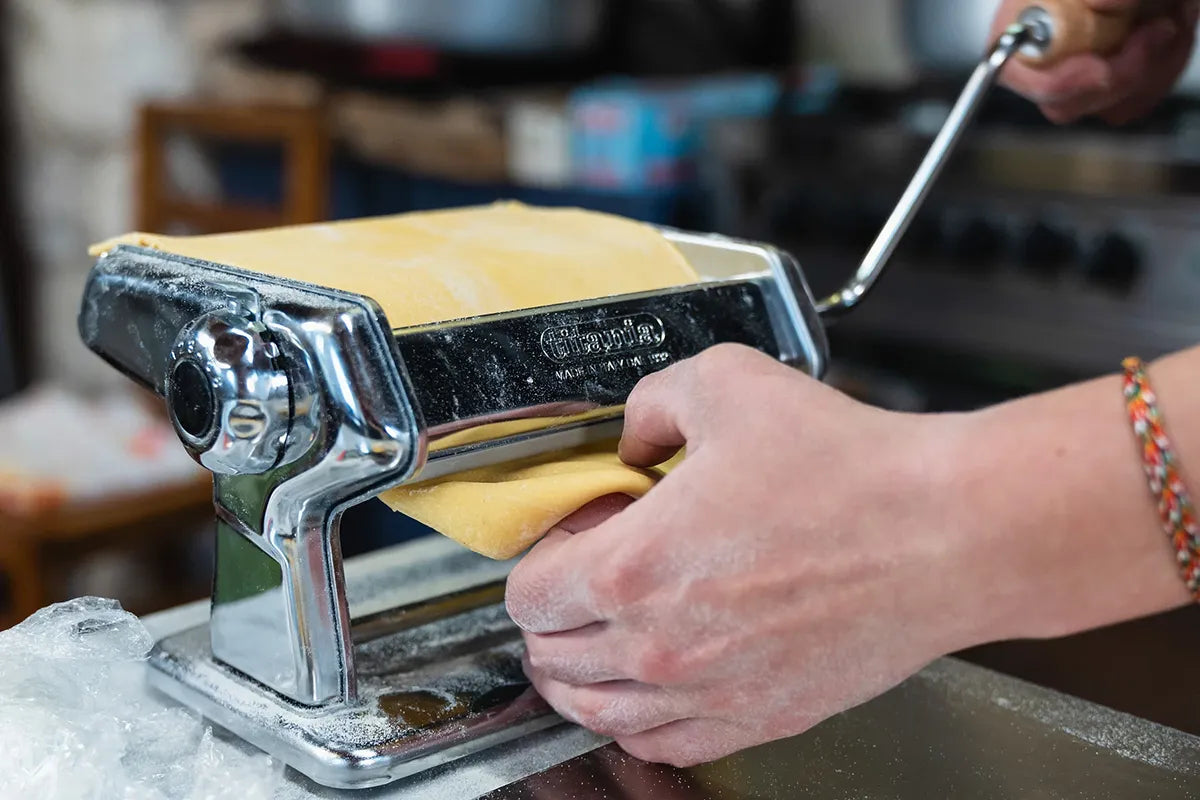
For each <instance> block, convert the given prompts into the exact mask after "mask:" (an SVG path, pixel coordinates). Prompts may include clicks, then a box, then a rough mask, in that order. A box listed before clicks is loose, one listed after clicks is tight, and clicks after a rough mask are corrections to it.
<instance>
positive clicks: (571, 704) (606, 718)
mask: <svg viewBox="0 0 1200 800" xmlns="http://www.w3.org/2000/svg"><path fill="white" fill-rule="evenodd" d="M567 706H568V707H567V708H566V709H565V710H566V712H567V715H568V716H569V717H571V719H573V720H574V721H575V723H576V724H578V725H582V726H583V727H585V728H587V729H588V730H590V731H594V732H596V733H600V734H606V735H611V734H612V733H614V731H613V730H611V729H610V728H611V723H610V719H611V716H612V715H611V714H610V713H609V708H608V704H607V703H606V702H605V701H604V700H603V699H602V698H600V697H597V696H596V695H594V694H592V693H589V692H582V691H577V692H574V693H572V695H571V697H570V699H569V700H568V702H567Z"/></svg>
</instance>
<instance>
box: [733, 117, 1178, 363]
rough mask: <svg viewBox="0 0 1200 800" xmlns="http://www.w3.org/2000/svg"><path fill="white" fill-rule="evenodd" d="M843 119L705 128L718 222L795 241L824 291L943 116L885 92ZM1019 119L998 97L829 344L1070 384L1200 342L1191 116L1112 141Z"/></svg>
mask: <svg viewBox="0 0 1200 800" xmlns="http://www.w3.org/2000/svg"><path fill="white" fill-rule="evenodd" d="M860 100H861V98H860ZM872 106H874V108H875V109H876V111H875V116H874V118H871V116H870V109H871V107H872ZM843 108H844V113H842V114H840V115H839V114H837V113H835V114H833V115H831V116H828V117H820V118H811V119H799V120H794V121H792V122H789V123H784V124H782V125H781V124H779V123H778V122H775V123H770V124H759V123H753V122H734V123H728V124H726V125H722V126H720V127H718V128H715V129H714V130H713V131H712V132H711V135H710V146H711V148H712V149H713V151H714V153H715V154H717V156H718V157H717V159H715V160H716V161H717V162H718V163H720V164H721V165H722V166H721V168H720V169H719V170H713V171H712V172H711V173H710V178H712V179H713V180H714V181H715V184H714V188H715V189H717V190H718V191H720V192H721V194H722V196H723V197H722V204H721V206H720V212H721V218H720V219H719V220H718V223H717V226H716V227H718V228H719V229H722V230H732V231H735V232H739V233H747V234H748V233H752V235H754V236H756V237H758V238H761V239H765V240H768V241H774V242H778V243H780V244H781V245H782V246H784V247H786V248H788V249H789V250H790V251H791V252H794V253H795V254H796V255H797V257H798V258H799V259H800V261H801V263H803V264H804V265H805V268H806V270H807V272H808V274H809V276H810V279H811V281H812V282H813V284H814V290H815V291H817V292H818V293H821V292H822V291H824V290H825V289H827V288H832V286H833V284H834V282H835V279H836V277H837V276H839V275H844V274H845V270H846V269H847V266H848V265H851V264H854V263H856V262H857V261H858V260H859V259H860V258H861V257H862V253H864V252H865V251H866V249H867V248H868V247H869V246H870V244H871V240H872V239H873V237H874V235H875V232H876V231H878V229H879V225H880V224H881V222H882V221H883V219H884V218H885V217H886V215H887V212H888V210H889V209H890V208H891V204H892V203H894V202H895V198H896V197H897V196H898V195H899V193H900V191H901V190H902V189H903V181H904V179H905V178H906V176H907V175H908V173H909V172H910V171H911V169H912V165H913V164H914V163H915V162H916V161H917V160H918V159H919V158H920V154H921V153H922V152H923V151H924V148H925V147H927V145H928V138H929V137H928V135H927V134H926V132H925V131H926V129H927V128H928V127H929V124H930V123H937V122H938V121H939V119H940V117H939V110H940V108H941V106H940V101H938V100H934V101H930V100H928V99H925V98H918V99H917V100H912V99H910V98H896V97H884V98H876V99H875V101H874V102H873V103H863V102H859V103H858V104H857V105H856V104H854V103H853V102H850V103H847V104H845V105H844V107H843ZM847 108H849V109H853V110H852V111H845V109H847ZM864 108H866V109H867V110H868V114H866V115H864V114H863V113H862V112H863V109H864ZM1026 108H1027V104H1025V103H1024V102H1023V101H1021V102H1020V103H1013V102H1012V98H1011V97H1004V96H999V97H998V98H997V100H996V101H994V102H993V103H990V104H989V106H988V108H987V109H986V110H985V111H984V112H983V113H982V114H981V118H980V122H979V123H977V124H978V127H977V129H976V130H975V131H974V132H973V133H971V134H969V136H968V139H967V140H966V141H965V142H964V144H963V145H962V150H961V151H960V153H959V154H958V155H957V156H956V157H955V159H954V161H952V163H951V164H950V165H949V166H948V167H947V170H946V172H945V174H944V176H943V178H942V180H941V181H940V183H939V185H938V188H937V189H936V190H935V192H934V194H933V196H932V197H931V198H930V200H929V202H928V204H927V206H926V207H925V209H924V210H923V211H922V212H921V214H920V216H919V217H918V218H917V220H916V222H915V223H914V225H913V227H912V229H911V230H910V231H909V233H908V235H907V237H906V238H905V241H904V243H903V244H902V246H901V249H900V251H899V252H898V253H897V261H896V264H895V266H894V268H893V269H892V270H891V271H890V272H889V273H888V275H887V276H886V277H885V278H884V279H883V280H882V281H881V282H880V285H879V288H878V290H877V291H878V297H875V296H873V297H872V302H871V303H870V304H868V307H866V308H865V309H864V310H863V312H862V313H861V314H856V315H855V316H854V318H853V319H848V320H846V321H845V323H844V324H842V325H840V326H839V329H838V334H837V338H839V339H851V340H862V341H872V342H886V343H889V344H897V343H899V344H904V345H916V346H921V347H926V348H933V349H935V350H945V351H954V352H960V353H967V354H971V355H986V356H993V357H999V358H1003V359H1008V360H1011V361H1015V362H1019V363H1023V364H1030V365H1037V366H1040V367H1045V368H1050V369H1054V370H1059V371H1062V372H1063V373H1066V374H1069V375H1072V376H1078V375H1090V374H1095V373H1097V372H1101V371H1108V370H1111V369H1112V368H1113V365H1114V364H1117V363H1119V361H1120V359H1121V358H1122V357H1124V356H1126V355H1129V354H1132V353H1137V354H1140V355H1142V356H1143V357H1154V356H1157V355H1160V354H1162V353H1166V352H1170V351H1172V350H1177V349H1181V348H1184V347H1187V346H1189V345H1191V344H1195V343H1197V342H1200V144H1198V141H1200V137H1197V136H1196V135H1195V133H1194V132H1193V131H1194V127H1195V119H1196V116H1195V114H1196V112H1194V111H1192V110H1191V109H1190V108H1189V106H1188V104H1187V103H1185V102H1178V101H1177V102H1176V103H1175V104H1174V105H1173V107H1171V108H1169V109H1167V110H1165V111H1163V112H1162V113H1160V114H1159V115H1158V116H1157V117H1156V118H1154V119H1152V120H1150V121H1148V122H1147V123H1145V124H1143V125H1141V126H1139V127H1137V128H1135V129H1131V130H1128V131H1113V130H1106V129H1101V128H1098V127H1096V126H1094V125H1083V126H1078V127H1073V128H1065V129H1063V128H1055V127H1053V126H1050V125H1048V124H1047V123H1044V122H1042V121H1040V120H1037V119H1034V118H1031V117H1030V115H1029V113H1028V111H1027V110H1022V109H1026ZM879 109H883V112H882V113H879ZM756 151H759V152H765V153H768V154H769V155H768V156H766V157H762V158H760V157H758V156H755V155H753V154H754V153H755V152H756Z"/></svg>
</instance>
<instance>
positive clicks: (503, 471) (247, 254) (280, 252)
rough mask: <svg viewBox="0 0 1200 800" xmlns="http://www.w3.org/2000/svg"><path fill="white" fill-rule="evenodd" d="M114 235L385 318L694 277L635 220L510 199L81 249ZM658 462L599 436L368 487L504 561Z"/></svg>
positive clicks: (449, 314) (634, 486) (630, 491)
mask: <svg viewBox="0 0 1200 800" xmlns="http://www.w3.org/2000/svg"><path fill="white" fill-rule="evenodd" d="M117 244H133V245H139V246H142V247H149V248H154V249H159V250H162V251H164V252H169V253H174V254H176V255H181V256H185V257H190V258H198V259H203V260H206V261H212V262H215V263H218V264H226V265H229V266H232V267H238V268H241V269H245V270H249V271H252V272H258V273H262V274H265V275H271V276H275V277H282V278H290V279H292V280H297V281H303V282H306V283H311V284H315V285H318V286H325V287H329V288H333V289H339V290H342V291H348V292H353V293H355V294H360V295H364V296H366V297H370V298H372V299H373V300H374V301H375V302H377V303H378V304H379V305H380V307H381V308H382V309H383V311H384V313H385V314H386V315H387V318H388V322H389V323H390V324H391V325H392V326H393V327H395V328H400V327H408V326H412V325H423V324H428V323H432V322H441V321H445V320H450V319H457V318H460V317H469V316H477V315H480V314H493V313H501V312H505V311H517V310H520V309H525V308H534V307H537V306H544V305H553V304H556V303H565V302H571V301H573V300H582V299H587V298H592V297H602V296H606V295H614V294H626V293H631V292H641V291H650V290H653V289H661V288H665V287H669V286H677V285H680V284H684V283H690V282H693V281H695V280H697V275H696V273H695V271H694V270H693V269H692V268H691V266H690V265H689V264H688V263H687V261H686V259H684V257H683V256H682V254H680V253H679V251H678V250H676V249H675V247H674V246H673V245H672V244H671V243H670V242H669V241H667V240H666V238H664V237H663V236H662V235H661V234H659V233H658V231H656V230H654V229H653V228H652V227H650V226H648V225H644V224H642V223H638V222H633V221H631V220H627V219H623V218H620V217H615V216H611V215H607V214H600V213H596V212H590V211H582V210H578V209H545V208H533V207H529V206H524V205H520V204H517V203H499V204H496V205H492V206H482V207H474V208H464V209H454V210H446V211H434V212H421V213H412V214H401V215H397V216H391V217H379V218H373V219H364V220H353V221H348V222H337V223H327V224H317V225H303V226H295V227H290V228H278V229H273V230H266V231H252V232H244V233H230V234H217V235H211V236H191V237H171V236H160V235H155V234H144V233H133V234H129V235H126V236H122V237H119V238H117V239H113V240H110V241H108V242H104V243H102V244H99V245H96V246H95V247H93V248H92V253H93V254H99V253H100V252H103V251H104V250H107V249H111V248H112V247H114V246H116V245H117ZM513 424H516V425H519V424H521V423H513ZM662 474H663V471H662V470H661V469H660V470H650V471H647V470H637V469H633V468H631V467H628V466H626V465H624V464H623V463H621V461H620V459H619V458H617V455H616V446H615V443H609V444H606V445H603V446H592V447H589V448H585V449H581V450H575V451H570V452H564V453H559V454H554V455H552V456H543V457H539V458H537V459H532V460H526V461H522V462H516V463H512V464H505V465H502V466H498V467H489V468H486V469H480V470H473V471H470V472H465V473H461V474H458V475H454V476H450V477H446V478H442V479H439V480H436V481H431V482H428V483H425V484H416V485H414V486H405V487H401V488H399V489H394V490H392V491H390V492H387V493H385V494H383V495H381V497H380V499H381V500H383V501H384V502H385V503H387V504H388V505H389V506H390V507H392V508H393V509H395V510H397V511H400V512H402V513H405V514H408V515H409V516H412V517H413V518H415V519H417V520H419V521H421V522H423V523H425V524H426V525H429V526H430V527H432V528H433V529H435V530H437V531H440V532H441V533H443V534H445V535H446V536H449V537H451V538H452V539H455V540H456V541H458V542H460V543H462V544H463V545H465V546H467V547H469V548H471V549H472V550H474V551H476V552H478V553H482V554H483V555H486V556H489V557H491V558H497V559H507V558H512V557H514V556H516V555H518V554H520V553H521V552H523V551H524V550H525V549H527V548H528V547H529V546H531V545H532V544H533V543H534V542H536V541H537V540H538V539H539V538H540V537H541V536H542V535H544V534H545V533H546V532H547V531H548V530H549V529H550V528H552V527H553V526H554V525H555V524H556V523H558V522H560V521H562V520H563V519H565V518H566V517H567V516H570V514H572V513H573V512H574V511H576V510H578V509H579V508H582V507H583V506H585V505H587V504H588V503H589V502H591V501H592V500H595V499H598V498H600V497H603V496H605V495H609V494H627V495H630V496H632V497H639V496H641V495H642V494H644V493H645V492H647V491H648V490H649V489H650V488H651V487H652V486H653V485H654V483H655V481H656V480H658V478H660V477H661V475H662Z"/></svg>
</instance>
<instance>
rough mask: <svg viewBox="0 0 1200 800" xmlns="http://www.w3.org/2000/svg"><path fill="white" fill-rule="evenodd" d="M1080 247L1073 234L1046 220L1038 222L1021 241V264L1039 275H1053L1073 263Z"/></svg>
mask: <svg viewBox="0 0 1200 800" xmlns="http://www.w3.org/2000/svg"><path fill="white" fill-rule="evenodd" d="M1078 254H1079V248H1078V246H1077V245H1076V243H1075V240H1074V239H1073V238H1072V237H1071V235H1070V234H1069V233H1067V232H1065V231H1063V230H1061V229H1060V228H1056V227H1054V226H1052V225H1049V224H1047V223H1045V222H1038V223H1037V224H1035V225H1034V226H1033V227H1032V228H1031V229H1030V230H1029V232H1028V233H1027V234H1026V235H1025V240H1024V241H1023V242H1022V243H1021V265H1022V266H1023V267H1025V268H1026V269H1028V270H1029V271H1030V272H1035V273H1037V274H1039V275H1052V274H1055V273H1057V272H1059V271H1060V270H1061V269H1062V268H1063V267H1065V266H1066V265H1067V264H1069V263H1071V262H1072V261H1073V260H1074V259H1075V258H1076V257H1077V256H1078Z"/></svg>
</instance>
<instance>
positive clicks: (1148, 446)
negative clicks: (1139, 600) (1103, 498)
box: [1123, 358, 1200, 601]
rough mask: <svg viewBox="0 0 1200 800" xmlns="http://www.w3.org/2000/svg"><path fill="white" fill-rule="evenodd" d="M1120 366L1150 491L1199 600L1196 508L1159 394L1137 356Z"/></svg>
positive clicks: (1199, 550) (1199, 544)
mask: <svg viewBox="0 0 1200 800" xmlns="http://www.w3.org/2000/svg"><path fill="white" fill-rule="evenodd" d="M1123 366H1124V368H1125V383H1124V390H1125V403H1126V407H1127V408H1128V410H1129V421H1130V422H1132V423H1133V430H1134V433H1136V434H1137V436H1138V439H1139V440H1140V441H1141V444H1142V463H1143V464H1144V465H1145V468H1146V476H1147V477H1148V478H1149V479H1150V491H1151V493H1152V494H1153V495H1154V498H1155V499H1156V500H1157V501H1158V515H1159V517H1160V518H1161V519H1162V523H1163V530H1164V531H1165V532H1166V534H1167V535H1168V536H1169V537H1170V538H1171V544H1172V546H1173V547H1174V548H1175V556H1176V558H1177V559H1178V560H1179V568H1180V571H1181V572H1182V573H1183V579H1184V580H1185V581H1186V582H1187V586H1188V590H1189V591H1191V593H1192V595H1193V597H1195V598H1196V600H1197V601H1200V524H1198V523H1197V520H1196V509H1195V506H1193V505H1192V501H1191V498H1190V496H1189V495H1188V492H1187V489H1186V488H1185V487H1184V485H1183V478H1182V477H1181V476H1180V474H1179V466H1178V464H1177V461H1176V457H1175V451H1174V450H1172V448H1171V440H1170V439H1168V438H1167V434H1166V431H1165V428H1164V424H1163V417H1162V413H1161V412H1160V411H1159V410H1158V398H1157V397H1156V396H1155V394H1154V390H1153V389H1151V388H1150V379H1149V378H1148V377H1147V376H1146V365H1145V364H1144V363H1142V360H1141V359H1140V358H1128V359H1126V360H1125V362H1124V364H1123Z"/></svg>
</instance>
